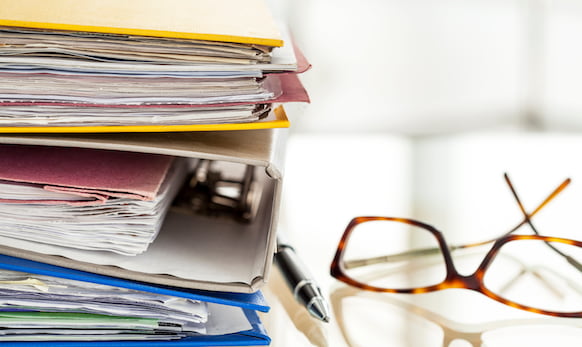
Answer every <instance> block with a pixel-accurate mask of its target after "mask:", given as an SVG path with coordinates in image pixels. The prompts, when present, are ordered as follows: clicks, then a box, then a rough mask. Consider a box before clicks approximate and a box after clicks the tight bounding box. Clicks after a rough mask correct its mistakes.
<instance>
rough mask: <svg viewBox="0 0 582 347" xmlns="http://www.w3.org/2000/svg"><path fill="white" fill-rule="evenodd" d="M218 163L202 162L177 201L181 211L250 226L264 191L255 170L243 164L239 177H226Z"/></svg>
mask: <svg viewBox="0 0 582 347" xmlns="http://www.w3.org/2000/svg"><path fill="white" fill-rule="evenodd" d="M217 164H218V163H217V162H216V161H213V160H208V159H201V160H199V161H198V163H197V164H196V167H195V169H194V171H193V172H192V173H191V174H190V175H189V177H188V179H187V180H186V183H185V184H184V186H183V187H182V189H181V190H180V194H179V195H178V196H177V197H176V200H175V202H174V205H175V207H177V208H179V209H191V210H193V211H194V212H195V213H199V214H203V215H208V216H215V217H223V216H224V217H227V218H232V219H234V220H236V221H239V222H243V223H250V222H251V221H253V219H254V218H255V217H256V215H257V211H258V208H259V203H260V201H261V193H262V189H261V187H260V185H259V184H258V182H256V178H255V168H254V167H253V166H251V165H243V164H239V165H238V166H239V167H238V168H237V169H240V168H242V169H243V170H239V171H243V172H242V173H240V174H238V175H237V176H238V177H230V176H229V177H226V176H225V172H224V171H222V170H220V169H217V168H216V166H217Z"/></svg>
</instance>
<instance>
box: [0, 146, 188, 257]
mask: <svg viewBox="0 0 582 347" xmlns="http://www.w3.org/2000/svg"><path fill="white" fill-rule="evenodd" d="M185 175H186V165H185V163H184V161H182V160H178V159H173V158H172V157H170V156H162V155H152V154H143V153H131V152H119V151H105V150H94V149H82V148H66V147H52V148H51V147H44V146H16V145H1V146H0V235H1V236H6V237H9V238H13V239H21V240H28V241H32V242H37V243H42V244H52V245H59V246H63V247H68V248H76V249H87V250H100V251H109V252H115V253H119V254H124V255H136V254H140V253H143V252H144V251H145V250H146V249H147V247H148V246H149V244H150V243H151V242H152V241H153V240H154V239H155V237H156V236H157V234H158V231H159V230H160V228H161V225H162V222H163V220H164V217H165V215H166V212H167V211H168V209H169V206H170V204H171V202H172V200H173V198H174V197H175V196H176V194H177V192H178V189H179V188H180V186H181V185H182V182H183V180H184V177H185Z"/></svg>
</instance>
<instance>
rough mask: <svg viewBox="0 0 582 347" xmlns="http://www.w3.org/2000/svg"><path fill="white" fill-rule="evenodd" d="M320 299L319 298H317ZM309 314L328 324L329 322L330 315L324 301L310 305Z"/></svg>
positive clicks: (315, 301)
mask: <svg viewBox="0 0 582 347" xmlns="http://www.w3.org/2000/svg"><path fill="white" fill-rule="evenodd" d="M315 299H318V298H315ZM309 312H310V313H311V314H312V315H313V316H314V317H315V318H317V319H319V320H321V321H324V322H326V323H328V322H329V320H330V318H329V313H328V309H327V306H326V305H325V302H324V301H322V300H313V301H312V302H311V305H309Z"/></svg>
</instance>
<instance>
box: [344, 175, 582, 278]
mask: <svg viewBox="0 0 582 347" xmlns="http://www.w3.org/2000/svg"><path fill="white" fill-rule="evenodd" d="M504 177H505V180H506V182H507V184H508V185H509V188H510V189H511V191H512V192H513V194H514V197H515V198H516V200H517V202H518V205H520V209H521V210H522V213H523V214H524V215H525V218H524V220H523V221H521V222H520V223H519V224H517V225H516V226H515V227H513V228H511V229H510V230H509V231H507V232H506V233H504V234H503V235H501V236H499V237H503V236H506V235H509V234H511V233H513V232H514V231H516V230H517V229H519V228H521V227H522V226H523V225H524V224H526V223H528V224H529V225H530V227H532V229H533V230H534V232H536V234H537V231H536V230H535V228H534V227H533V224H532V223H531V220H530V218H531V217H533V216H534V215H536V214H537V213H538V212H539V211H540V210H541V209H542V208H544V207H545V206H546V205H547V204H548V203H549V202H550V201H552V200H553V199H554V198H555V197H556V196H557V195H558V194H560V193H561V192H562V191H563V190H564V189H565V188H566V187H567V186H568V184H570V182H571V180H570V179H569V178H567V179H565V180H564V182H562V183H561V184H560V185H559V186H558V187H557V188H556V189H554V190H553V191H552V193H551V194H550V195H548V197H547V198H545V199H544V201H542V203H541V204H539V205H538V207H536V209H535V210H534V211H533V212H532V213H530V214H529V215H528V214H527V212H525V209H524V208H523V205H522V204H521V202H520V200H519V198H518V197H517V194H516V192H515V190H514V189H513V185H512V184H511V181H510V180H509V177H508V176H507V174H504ZM499 237H496V238H493V239H490V240H486V241H481V242H476V243H470V244H464V245H457V246H449V250H450V251H451V252H452V251H455V250H457V249H464V248H470V247H477V246H481V245H486V244H488V243H491V242H494V241H495V240H497V239H498V238H499ZM548 246H550V247H552V246H551V245H548ZM556 251H557V252H560V251H559V250H556ZM439 253H440V248H438V247H432V248H422V249H416V250H412V251H407V252H402V253H397V254H390V255H384V256H378V257H373V258H363V259H351V260H346V261H344V264H343V265H344V267H345V268H346V269H353V268H358V267H361V266H366V265H374V264H381V263H388V262H393V261H402V260H408V259H411V258H414V257H418V256H428V255H434V254H439ZM562 256H564V257H565V258H566V260H568V262H571V264H572V266H574V267H576V268H577V269H578V270H580V271H581V272H582V264H580V263H579V262H577V261H576V260H574V259H572V258H571V257H568V256H567V255H564V254H562Z"/></svg>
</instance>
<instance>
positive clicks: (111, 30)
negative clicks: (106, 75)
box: [0, 19, 284, 47]
mask: <svg viewBox="0 0 582 347" xmlns="http://www.w3.org/2000/svg"><path fill="white" fill-rule="evenodd" d="M0 25H2V26H9V27H21V28H36V29H53V30H68V31H87V32H97V33H103V34H120V35H137V36H154V37H166V38H173V39H192V40H203V41H220V42H234V43H246V44H255V45H263V46H272V47H282V46H283V44H284V41H283V40H279V39H266V38H260V37H246V36H234V35H219V34H204V33H186V32H176V31H163V30H146V29H132V28H115V27H100V26H91V25H71V24H58V23H41V22H27V21H18V20H6V19H3V20H0Z"/></svg>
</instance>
